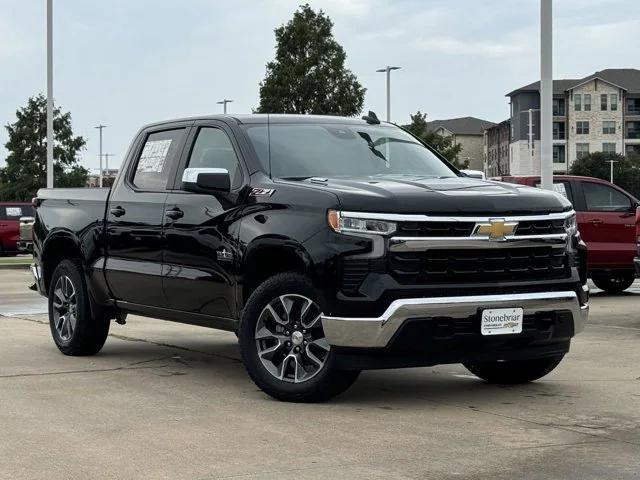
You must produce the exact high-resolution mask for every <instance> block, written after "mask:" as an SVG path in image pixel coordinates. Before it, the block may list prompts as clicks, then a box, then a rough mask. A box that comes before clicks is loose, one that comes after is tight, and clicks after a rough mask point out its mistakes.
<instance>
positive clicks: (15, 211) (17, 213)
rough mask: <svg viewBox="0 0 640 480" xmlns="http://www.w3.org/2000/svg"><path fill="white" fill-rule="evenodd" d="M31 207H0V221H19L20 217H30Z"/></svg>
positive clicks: (31, 214)
mask: <svg viewBox="0 0 640 480" xmlns="http://www.w3.org/2000/svg"><path fill="white" fill-rule="evenodd" d="M32 216H33V207H30V206H28V205H2V206H0V220H16V221H17V220H20V217H32Z"/></svg>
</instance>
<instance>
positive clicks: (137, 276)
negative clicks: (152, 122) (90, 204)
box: [105, 128, 186, 307]
mask: <svg viewBox="0 0 640 480" xmlns="http://www.w3.org/2000/svg"><path fill="white" fill-rule="evenodd" d="M185 138H186V128H178V129H171V130H163V131H151V132H148V133H147V134H146V135H145V136H144V138H143V141H142V142H140V144H139V145H138V146H137V149H135V152H134V154H133V155H134V159H133V162H130V163H132V164H133V166H132V168H130V169H129V171H128V172H123V175H121V178H119V179H118V182H117V183H116V185H115V186H114V187H113V190H112V192H111V196H110V199H109V205H108V207H107V260H106V262H105V275H106V278H107V282H108V285H109V287H110V288H111V291H112V293H113V295H114V298H115V299H116V300H119V301H124V302H129V303H134V304H139V305H148V306H153V307H164V306H166V300H165V297H164V293H163V291H162V277H161V273H162V252H163V245H162V223H163V220H164V204H165V201H166V198H167V192H168V190H167V186H168V182H169V181H170V180H171V181H172V180H173V174H175V170H176V168H177V160H178V158H179V156H180V154H181V152H182V148H183V146H184V142H185Z"/></svg>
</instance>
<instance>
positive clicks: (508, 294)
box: [32, 115, 588, 401]
mask: <svg viewBox="0 0 640 480" xmlns="http://www.w3.org/2000/svg"><path fill="white" fill-rule="evenodd" d="M35 203H36V205H37V210H36V212H37V213H36V220H35V224H34V228H33V231H34V258H35V263H34V265H33V269H32V270H33V273H34V276H35V278H36V283H37V286H38V289H39V291H40V292H41V293H42V294H43V295H47V296H48V297H49V318H50V323H51V333H52V335H53V339H54V341H55V343H56V345H57V346H58V348H59V349H60V350H61V351H62V352H63V353H64V354H67V355H91V354H95V353H97V352H98V351H99V350H100V349H101V348H102V346H103V344H104V342H105V339H106V337H107V334H108V331H109V326H110V321H111V320H112V319H115V320H116V321H117V322H119V323H124V322H125V317H126V315H127V314H128V313H135V314H138V315H146V316H150V317H154V318H160V319H166V320H173V321H177V322H184V323H190V324H195V325H201V326H206V327H213V328H218V329H223V330H228V331H233V332H236V334H237V335H238V338H239V343H240V350H241V354H242V359H243V361H244V364H245V366H246V369H247V371H248V373H249V375H250V376H251V378H252V379H253V380H254V381H255V383H256V384H257V385H258V386H259V387H260V388H261V389H263V390H264V391H265V392H267V393H268V394H270V395H272V396H273V397H276V398H278V399H281V400H288V401H321V400H325V399H328V398H330V397H332V396H333V395H337V394H339V393H340V392H342V391H344V390H345V389H347V388H348V387H349V386H350V385H351V384H352V383H353V382H354V381H355V380H356V378H357V376H358V374H359V372H360V371H361V370H364V369H371V368H397V367H415V366H427V365H435V364H440V363H463V364H464V365H465V366H466V367H467V368H468V369H469V370H470V371H471V372H473V373H474V374H475V375H477V376H479V377H481V378H483V379H485V380H486V381H489V382H496V383H520V382H528V381H532V380H536V379H538V378H540V377H542V376H544V375H546V374H547V373H549V372H550V371H551V370H552V369H553V368H554V367H555V366H556V365H558V363H559V362H560V361H561V360H562V358H563V356H564V355H565V354H566V353H567V352H568V351H569V346H570V341H571V338H572V337H573V336H574V335H575V334H577V333H578V332H580V331H581V330H582V329H583V328H584V325H585V322H586V321H587V315H588V289H587V287H586V248H585V245H584V243H583V242H582V241H581V240H580V235H579V232H578V231H577V228H576V217H575V213H574V212H573V210H572V207H571V205H570V203H569V202H568V201H567V200H566V199H564V198H562V197H561V196H559V195H557V194H554V193H551V192H546V191H542V190H540V189H535V188H530V187H526V186H522V185H514V184H505V183H498V182H491V181H484V180H478V179H473V178H468V177H466V176H464V174H463V173H461V172H459V171H458V170H456V169H455V168H454V167H453V166H452V165H450V164H449V163H448V162H447V161H446V160H444V159H442V158H441V157H440V156H439V155H438V154H437V153H436V152H435V151H433V150H432V149H431V148H430V147H428V146H427V145H424V144H423V143H421V142H420V140H418V139H417V138H415V137H413V136H412V135H411V134H409V133H407V132H405V131H404V130H402V129H401V128H399V127H397V126H395V125H391V124H386V123H380V122H379V121H378V120H377V118H375V115H369V116H367V117H363V119H362V120H360V119H353V118H340V117H320V116H297V115H245V116H242V115H234V116H226V115H225V116H211V117H202V118H190V119H183V120H175V121H166V122H161V123H156V124H152V125H148V126H146V127H144V128H142V129H141V130H140V132H139V133H138V134H137V136H136V137H135V139H134V141H133V143H132V145H131V147H130V149H129V152H128V154H127V157H126V160H125V162H124V163H123V165H122V169H121V171H120V173H119V175H118V178H117V179H116V181H115V183H114V185H113V187H111V188H110V189H50V190H40V191H39V192H38V196H37V198H36V199H35Z"/></svg>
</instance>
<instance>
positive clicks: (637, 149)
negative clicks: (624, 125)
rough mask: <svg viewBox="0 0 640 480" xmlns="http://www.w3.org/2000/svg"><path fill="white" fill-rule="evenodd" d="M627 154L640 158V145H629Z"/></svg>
mask: <svg viewBox="0 0 640 480" xmlns="http://www.w3.org/2000/svg"><path fill="white" fill-rule="evenodd" d="M626 153H627V155H638V156H640V145H627V149H626Z"/></svg>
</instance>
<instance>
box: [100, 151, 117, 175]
mask: <svg viewBox="0 0 640 480" xmlns="http://www.w3.org/2000/svg"><path fill="white" fill-rule="evenodd" d="M114 155H115V154H114V153H103V154H102V156H103V157H104V170H105V171H106V172H107V175H109V157H113V156H114Z"/></svg>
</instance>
